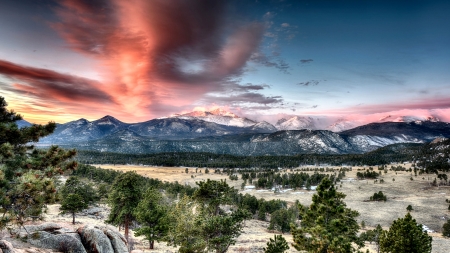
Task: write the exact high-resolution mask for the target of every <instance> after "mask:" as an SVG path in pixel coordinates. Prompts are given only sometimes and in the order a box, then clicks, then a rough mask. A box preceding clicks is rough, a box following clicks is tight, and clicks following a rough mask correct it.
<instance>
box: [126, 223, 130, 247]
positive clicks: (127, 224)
mask: <svg viewBox="0 0 450 253" xmlns="http://www.w3.org/2000/svg"><path fill="white" fill-rule="evenodd" d="M129 223H130V222H129V220H128V219H125V239H126V240H127V243H128V226H129Z"/></svg>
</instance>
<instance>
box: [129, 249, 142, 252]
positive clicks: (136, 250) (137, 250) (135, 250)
mask: <svg viewBox="0 0 450 253" xmlns="http://www.w3.org/2000/svg"><path fill="white" fill-rule="evenodd" d="M130 253H144V251H142V250H140V249H134V250H132V251H131V252H130Z"/></svg>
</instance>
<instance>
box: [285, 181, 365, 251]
mask: <svg viewBox="0 0 450 253" xmlns="http://www.w3.org/2000/svg"><path fill="white" fill-rule="evenodd" d="M344 198H345V194H343V193H341V192H338V191H336V189H335V187H334V185H333V183H332V182H331V180H330V179H329V178H328V177H325V178H324V179H323V180H322V182H321V183H320V184H319V186H318V187H317V193H316V194H314V195H313V199H312V204H311V205H310V206H309V207H308V208H305V207H303V206H301V205H299V209H300V219H301V224H300V227H299V228H295V227H292V235H293V238H294V243H293V246H294V248H296V249H297V250H305V251H307V252H320V253H331V252H333V253H344V252H345V253H347V252H356V251H357V249H355V248H354V247H353V243H354V244H355V245H358V246H359V247H361V246H362V242H361V241H360V240H359V238H358V235H357V232H358V230H359V225H358V222H357V221H356V217H358V215H359V214H358V212H357V211H353V210H351V209H350V208H347V207H346V204H345V202H344V201H343V199H344Z"/></svg>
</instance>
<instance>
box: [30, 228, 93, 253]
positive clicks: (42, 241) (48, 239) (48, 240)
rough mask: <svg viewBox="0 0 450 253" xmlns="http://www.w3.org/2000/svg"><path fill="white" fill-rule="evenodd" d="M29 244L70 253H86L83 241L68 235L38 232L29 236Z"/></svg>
mask: <svg viewBox="0 0 450 253" xmlns="http://www.w3.org/2000/svg"><path fill="white" fill-rule="evenodd" d="M28 242H29V243H30V244H32V245H34V246H37V247H40V248H46V249H55V250H59V251H63V252H70V253H86V250H85V249H84V246H83V244H82V243H81V241H79V240H78V239H76V238H75V237H73V236H70V235H68V234H57V235H53V234H50V233H48V232H45V231H36V232H34V233H32V234H30V235H29V236H28Z"/></svg>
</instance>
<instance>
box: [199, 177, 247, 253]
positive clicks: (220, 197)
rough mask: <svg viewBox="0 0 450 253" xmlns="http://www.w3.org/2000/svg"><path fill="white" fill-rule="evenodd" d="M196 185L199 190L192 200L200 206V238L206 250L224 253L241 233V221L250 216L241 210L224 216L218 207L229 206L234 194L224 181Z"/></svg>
mask: <svg viewBox="0 0 450 253" xmlns="http://www.w3.org/2000/svg"><path fill="white" fill-rule="evenodd" d="M197 184H198V186H199V188H198V189H197V190H196V191H195V192H194V196H193V198H194V200H196V201H198V202H199V203H200V206H201V212H202V218H203V220H202V236H203V238H204V240H205V242H206V245H207V248H208V250H210V251H215V252H216V253H224V252H226V251H227V250H228V248H229V247H230V245H233V244H235V242H236V238H237V237H238V236H239V235H240V234H241V232H242V228H243V221H244V220H245V219H247V218H249V216H250V214H249V213H248V212H247V211H246V210H242V209H238V210H237V211H234V212H232V213H231V214H226V213H225V212H224V211H223V210H221V209H220V205H225V204H231V202H232V198H231V195H232V194H236V190H235V189H233V188H232V187H230V186H229V185H228V184H227V183H226V181H225V180H221V181H214V180H209V179H208V180H207V181H206V182H199V183H197Z"/></svg>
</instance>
